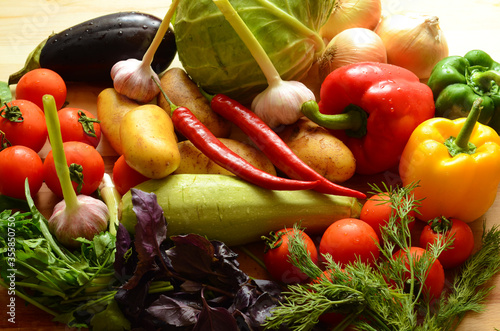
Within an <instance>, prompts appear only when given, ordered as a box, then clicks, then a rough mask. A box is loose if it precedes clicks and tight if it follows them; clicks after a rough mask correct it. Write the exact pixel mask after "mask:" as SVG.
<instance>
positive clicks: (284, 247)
mask: <svg viewBox="0 0 500 331" xmlns="http://www.w3.org/2000/svg"><path fill="white" fill-rule="evenodd" d="M295 235H301V236H302V240H303V241H304V243H305V247H306V249H307V251H308V252H309V254H310V256H311V259H312V261H313V262H314V263H315V264H317V263H318V251H317V249H316V246H315V245H314V242H313V241H312V239H311V237H309V236H308V235H307V234H306V233H305V232H304V231H302V230H298V229H281V230H279V231H278V232H276V233H274V234H271V236H270V237H271V238H270V240H269V242H268V243H267V247H266V252H265V253H264V263H265V265H266V268H267V270H268V272H269V274H270V275H271V276H272V277H273V278H274V279H275V280H278V281H281V282H283V283H286V284H294V283H302V282H304V281H306V280H307V279H308V277H307V275H306V274H304V273H303V272H302V271H300V269H299V268H297V267H296V266H294V265H293V264H292V263H291V262H290V261H289V254H290V251H289V247H288V243H289V241H290V238H292V236H295Z"/></svg>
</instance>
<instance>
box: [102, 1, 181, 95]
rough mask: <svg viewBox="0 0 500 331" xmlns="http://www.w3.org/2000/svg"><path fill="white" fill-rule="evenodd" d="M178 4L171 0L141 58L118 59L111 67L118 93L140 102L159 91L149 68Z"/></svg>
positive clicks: (154, 74) (154, 75)
mask: <svg viewBox="0 0 500 331" xmlns="http://www.w3.org/2000/svg"><path fill="white" fill-rule="evenodd" d="M178 4H179V0H173V1H172V3H171V4H170V7H169V9H168V11H167V13H166V14H165V17H164V18H163V20H162V21H161V24H160V27H159V28H158V31H156V34H155V37H154V38H153V41H152V42H151V44H150V45H149V47H148V49H147V51H146V53H145V54H144V56H143V57H142V60H137V59H128V60H123V61H119V62H117V63H115V65H114V66H113V67H112V68H111V79H113V86H114V88H115V90H116V91H117V92H118V93H120V94H123V95H125V96H127V97H129V98H130V99H132V100H135V101H138V102H142V103H147V102H150V101H151V100H153V98H154V97H155V96H156V95H158V93H160V89H159V87H158V86H157V85H156V84H155V82H154V81H153V78H154V79H157V80H159V79H158V75H157V74H156V73H155V72H154V71H153V69H152V68H151V63H152V62H153V58H154V55H155V53H156V50H157V49H158V47H159V46H160V43H161V41H162V39H163V37H164V36H165V33H167V30H168V27H169V24H170V20H171V19H172V16H173V15H174V12H175V9H176V8H177V5H178Z"/></svg>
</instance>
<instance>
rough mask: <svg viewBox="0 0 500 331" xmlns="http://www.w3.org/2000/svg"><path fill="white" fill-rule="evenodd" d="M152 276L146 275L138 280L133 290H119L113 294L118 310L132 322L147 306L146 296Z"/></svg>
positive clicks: (150, 274) (151, 274)
mask: <svg viewBox="0 0 500 331" xmlns="http://www.w3.org/2000/svg"><path fill="white" fill-rule="evenodd" d="M153 275H154V274H153V273H152V272H151V273H148V274H146V275H145V276H144V277H143V278H141V279H140V280H139V283H138V284H137V286H135V287H134V288H132V289H130V290H127V289H125V288H120V289H118V291H117V292H116V294H115V300H116V302H117V303H118V305H119V306H120V310H121V311H122V312H123V314H124V315H125V316H126V317H127V318H128V319H129V320H131V321H132V322H133V321H137V320H138V319H139V318H140V315H141V314H142V312H143V311H144V309H145V307H146V306H147V296H148V291H149V286H150V281H151V279H152V278H153Z"/></svg>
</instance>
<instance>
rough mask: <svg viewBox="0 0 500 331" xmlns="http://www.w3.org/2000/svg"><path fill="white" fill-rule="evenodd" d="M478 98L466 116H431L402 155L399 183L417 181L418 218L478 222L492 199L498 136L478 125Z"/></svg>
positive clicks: (499, 170) (499, 166) (498, 175)
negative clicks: (445, 218)
mask: <svg viewBox="0 0 500 331" xmlns="http://www.w3.org/2000/svg"><path fill="white" fill-rule="evenodd" d="M481 102H482V99H478V100H476V102H474V105H473V106H472V110H471V112H470V113H469V116H468V117H467V118H459V119H456V120H449V119H446V118H438V117H436V118H432V119H429V120H427V121H424V122H423V123H422V124H420V125H419V126H418V127H417V128H416V129H415V130H414V132H413V133H412V135H411V137H410V139H409V141H408V143H407V145H406V147H405V149H404V151H403V154H402V156H401V160H400V165H399V174H400V177H401V180H402V183H403V185H409V184H411V183H418V187H416V188H415V190H414V193H415V199H419V200H420V199H422V200H421V201H420V206H419V207H418V211H419V212H420V213H421V215H418V218H419V219H421V220H423V221H428V220H431V219H433V218H436V217H440V216H445V217H455V218H458V219H460V220H462V221H464V222H472V221H474V220H476V219H478V218H480V217H481V216H482V215H483V214H484V213H486V211H487V210H488V209H489V208H490V207H491V205H492V204H493V202H494V201H495V197H496V193H497V189H498V184H499V182H500V137H499V136H498V134H497V133H496V132H495V131H494V130H493V129H492V128H490V127H488V126H486V125H483V124H480V123H478V122H477V119H478V117H479V114H480V112H481Z"/></svg>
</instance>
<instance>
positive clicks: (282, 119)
mask: <svg viewBox="0 0 500 331" xmlns="http://www.w3.org/2000/svg"><path fill="white" fill-rule="evenodd" d="M213 2H214V3H215V5H216V6H217V7H218V8H219V10H220V11H221V12H222V14H223V15H224V17H225V18H226V20H227V21H228V22H229V24H231V26H232V27H233V29H234V30H235V31H236V33H237V34H238V36H239V37H240V39H241V40H242V41H243V43H244V44H245V46H247V48H248V50H249V51H250V53H251V54H252V57H253V58H254V59H255V61H256V62H257V64H258V65H259V67H260V69H261V70H262V73H263V74H264V76H265V77H266V80H267V84H268V87H267V88H266V89H265V90H264V91H262V92H261V93H259V94H258V95H257V96H256V97H255V98H254V100H253V101H252V105H251V108H252V110H253V111H254V112H255V113H256V114H257V116H259V117H260V118H261V119H262V120H263V121H264V122H265V123H266V124H267V125H268V126H270V127H271V128H275V127H277V126H279V125H287V124H292V123H294V122H295V121H297V120H298V119H299V117H301V116H302V115H301V114H302V113H301V107H302V103H304V102H305V101H309V100H316V99H315V97H314V93H313V92H312V91H311V90H310V89H309V88H307V86H306V85H304V84H303V83H301V82H298V81H283V80H282V79H281V76H280V74H279V72H278V70H277V69H276V67H275V66H274V64H273V63H272V61H271V59H270V58H269V56H268V55H267V53H266V51H265V50H264V48H263V47H262V45H261V44H260V43H259V41H258V40H257V38H255V36H254V35H253V34H252V31H250V29H249V28H248V27H247V26H246V25H245V22H244V21H243V20H242V19H241V17H240V16H239V15H238V12H237V11H236V10H235V9H234V8H233V7H232V5H231V3H230V2H229V1H228V0H213Z"/></svg>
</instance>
